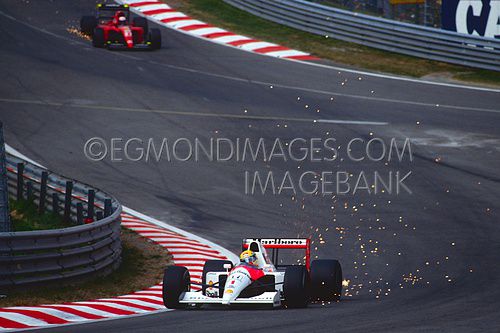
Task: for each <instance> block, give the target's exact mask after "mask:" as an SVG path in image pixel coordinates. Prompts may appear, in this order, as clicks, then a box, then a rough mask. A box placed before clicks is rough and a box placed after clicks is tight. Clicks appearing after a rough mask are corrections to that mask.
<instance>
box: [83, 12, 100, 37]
mask: <svg viewBox="0 0 500 333" xmlns="http://www.w3.org/2000/svg"><path fill="white" fill-rule="evenodd" d="M96 27H97V18H96V17H95V16H82V18H81V19H80V31H81V32H82V33H84V34H85V35H89V36H92V35H93V34H94V29H95V28H96Z"/></svg>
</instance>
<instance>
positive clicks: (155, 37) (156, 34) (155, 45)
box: [148, 29, 161, 50]
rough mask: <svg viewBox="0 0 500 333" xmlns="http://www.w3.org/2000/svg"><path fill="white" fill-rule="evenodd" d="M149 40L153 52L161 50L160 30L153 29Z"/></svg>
mask: <svg viewBox="0 0 500 333" xmlns="http://www.w3.org/2000/svg"><path fill="white" fill-rule="evenodd" d="M148 39H149V42H150V43H151V48H152V49H153V50H158V49H160V48H161V32H160V30H159V29H151V31H150V32H149V37H148Z"/></svg>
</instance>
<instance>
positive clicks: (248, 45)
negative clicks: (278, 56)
mask: <svg viewBox="0 0 500 333" xmlns="http://www.w3.org/2000/svg"><path fill="white" fill-rule="evenodd" d="M270 46H278V45H277V44H273V43H268V42H253V43H246V44H242V45H239V46H238V47H239V48H241V49H243V50H250V51H253V50H256V49H261V48H263V47H270Z"/></svg>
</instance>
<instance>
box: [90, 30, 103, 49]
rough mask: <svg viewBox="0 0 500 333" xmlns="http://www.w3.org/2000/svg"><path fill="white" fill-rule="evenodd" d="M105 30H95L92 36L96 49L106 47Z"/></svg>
mask: <svg viewBox="0 0 500 333" xmlns="http://www.w3.org/2000/svg"><path fill="white" fill-rule="evenodd" d="M104 43H105V40H104V30H103V29H102V28H95V30H94V34H93V35H92V45H94V46H95V47H104Z"/></svg>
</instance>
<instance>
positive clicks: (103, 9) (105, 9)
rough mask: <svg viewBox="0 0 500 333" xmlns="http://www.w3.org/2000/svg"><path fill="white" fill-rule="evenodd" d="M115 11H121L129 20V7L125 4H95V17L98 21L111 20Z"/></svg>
mask: <svg viewBox="0 0 500 333" xmlns="http://www.w3.org/2000/svg"><path fill="white" fill-rule="evenodd" d="M117 11H122V12H123V13H124V14H125V15H126V16H127V21H128V20H129V19H130V6H129V5H127V4H124V5H119V4H115V3H99V4H97V16H98V18H99V19H111V18H113V16H114V15H115V13H116V12H117Z"/></svg>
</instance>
